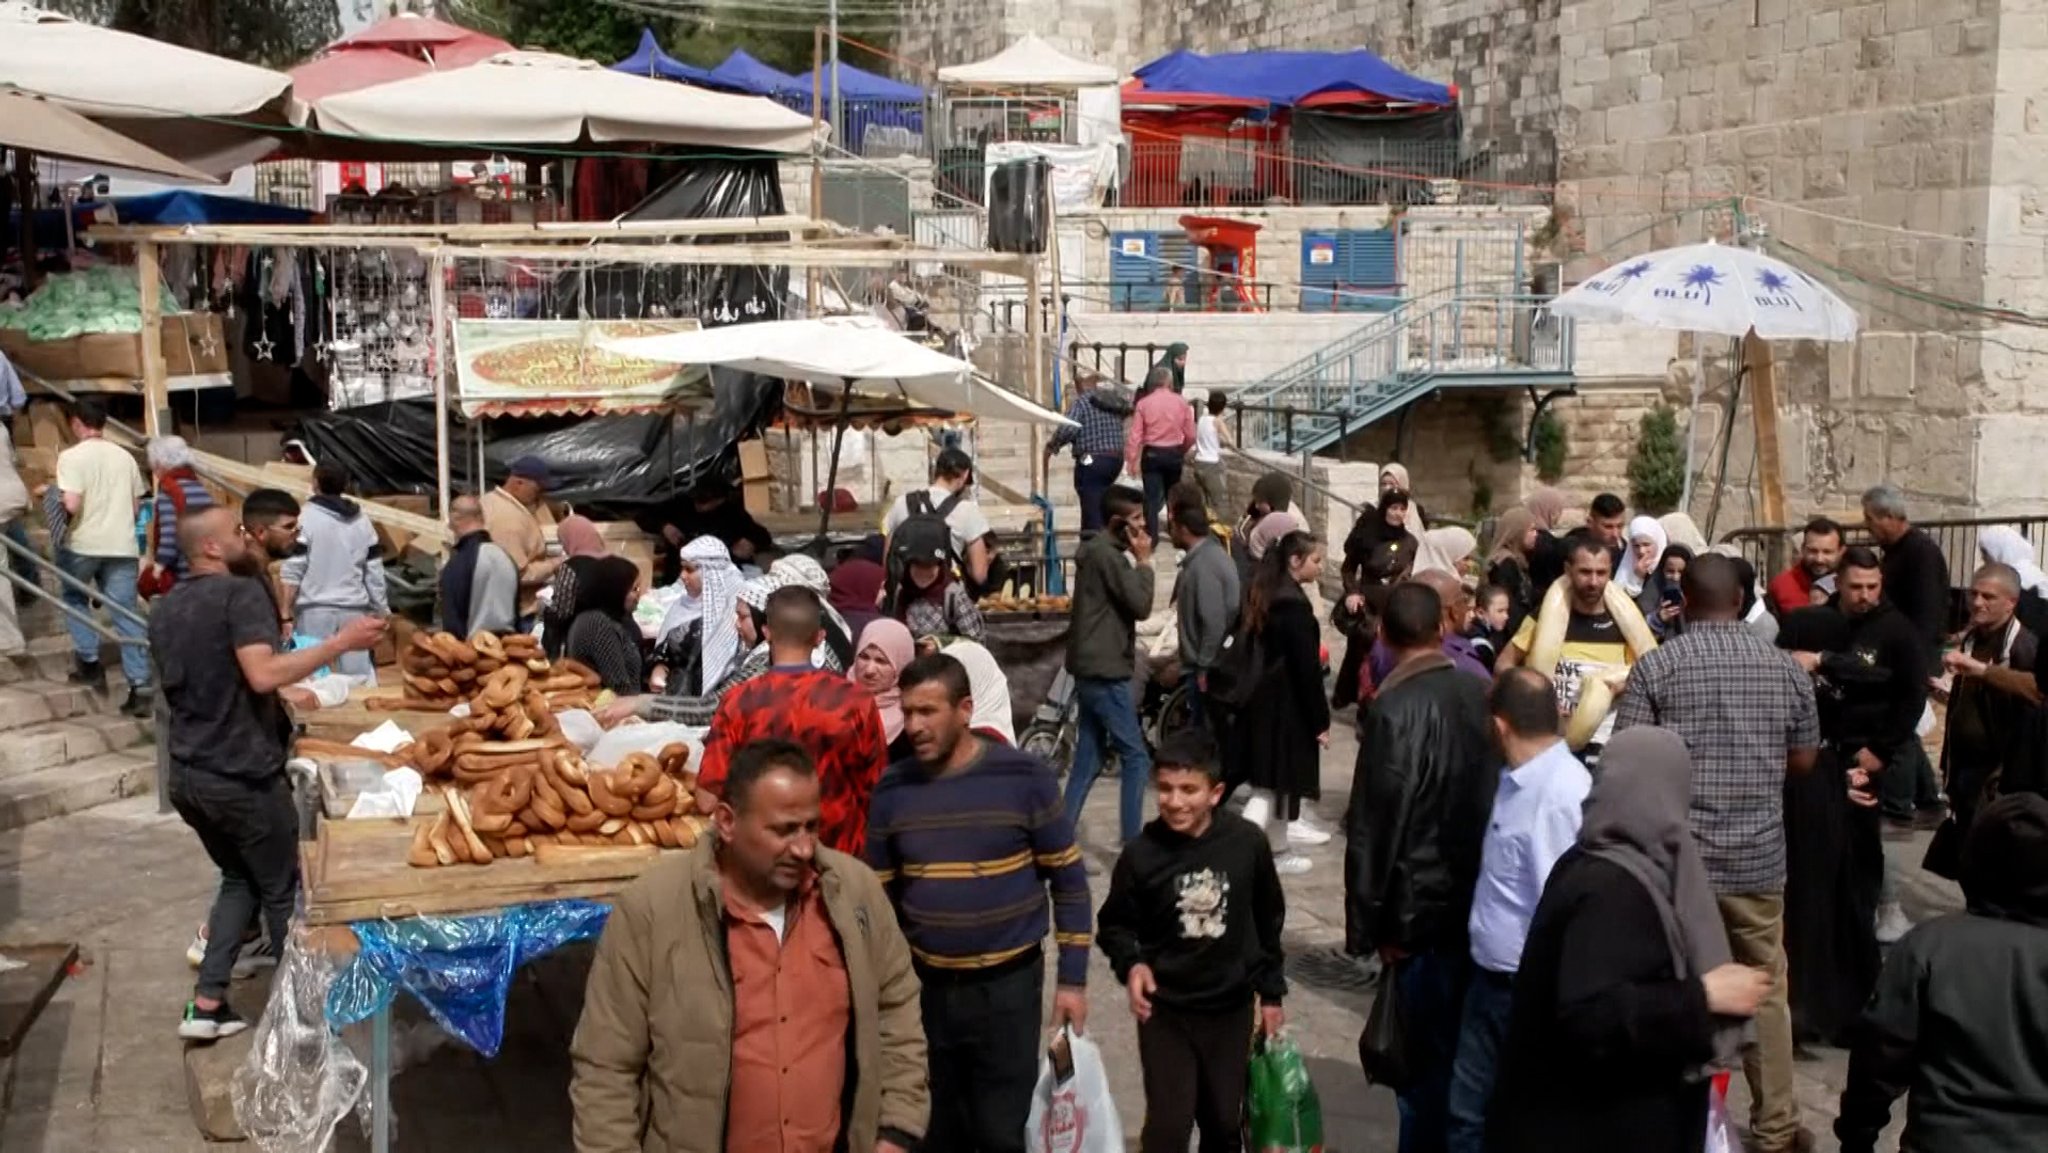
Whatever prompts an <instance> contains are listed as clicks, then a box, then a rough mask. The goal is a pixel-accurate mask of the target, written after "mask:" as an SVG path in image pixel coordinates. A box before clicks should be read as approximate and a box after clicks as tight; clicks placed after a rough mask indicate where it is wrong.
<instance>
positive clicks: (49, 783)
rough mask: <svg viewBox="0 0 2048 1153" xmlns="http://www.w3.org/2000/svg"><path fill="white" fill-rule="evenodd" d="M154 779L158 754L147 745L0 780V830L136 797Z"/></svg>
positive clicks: (151, 783)
mask: <svg viewBox="0 0 2048 1153" xmlns="http://www.w3.org/2000/svg"><path fill="white" fill-rule="evenodd" d="M155 779H156V754H155V753H154V751H152V750H151V749H150V748H148V747H146V746H145V747H143V748H140V749H122V750H119V751H116V752H106V753H101V754H100V755H98V756H95V757H89V758H87V759H85V760H82V761H77V762H74V763H72V764H68V765H57V766H54V767H52V768H46V769H43V770H41V771H39V772H33V773H28V774H26V775H24V776H18V777H8V778H4V779H0V832H5V831H7V830H9V829H18V828H21V827H22V826H24V825H29V824H34V823H35V822H37V821H44V820H48V819H50V818H51V817H61V816H65V815H68V814H70V813H77V812H82V811H84V810H86V809H90V808H95V807H97V806H100V805H107V804H112V803H113V802H115V801H118V800H121V799H123V798H125V797H133V796H139V795H141V794H143V793H146V792H149V791H150V789H151V787H152V786H153V784H154V782H155Z"/></svg>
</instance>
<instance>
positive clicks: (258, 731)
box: [149, 508, 385, 1041]
mask: <svg viewBox="0 0 2048 1153" xmlns="http://www.w3.org/2000/svg"><path fill="white" fill-rule="evenodd" d="M178 540H179V543H180V545H181V546H182V547H183V549H184V553H185V558H186V561H187V563H188V565H189V566H190V567H189V571H188V575H187V576H186V577H185V579H183V580H181V581H179V582H178V584H177V585H176V587H174V588H173V589H172V590H171V591H170V592H169V593H168V594H166V595H165V596H164V597H163V598H162V599H161V600H159V601H158V602H157V604H156V607H155V609H154V610H153V611H152V612H151V613H150V617H149V647H150V656H151V658H152V659H153V660H154V662H155V664H156V673H157V680H158V683H159V684H160V685H161V686H162V691H163V699H164V704H165V706H166V707H167V709H168V711H169V727H168V741H167V744H168V752H169V759H170V799H171V805H172V807H173V808H175V809H177V810H178V815H179V816H180V817H182V818H184V820H185V823H186V824H188V825H190V826H192V831H193V832H195V833H198V834H199V843H200V844H201V845H203V846H204V847H205V849H206V855H207V856H209V857H211V858H212V859H213V863H214V864H216V865H218V866H219V867H220V872H221V878H220V893H219V895H218V896H216V897H215V898H214V903H213V912H212V914H211V916H210V918H209V920H208V923H207V941H206V951H205V956H204V958H203V959H202V961H201V962H200V966H199V983H198V987H197V989H196V990H195V992H194V994H193V998H192V1000H191V1002H190V1003H189V1004H187V1005H186V1006H185V1017H184V1020H183V1021H182V1022H181V1023H180V1024H179V1026H178V1035H179V1036H181V1037H184V1038H186V1039H187V1040H193V1041H213V1040H217V1039H219V1038H221V1037H228V1036H232V1035H234V1034H236V1033H239V1032H241V1031H242V1030H243V1029H245V1028H247V1027H248V1025H247V1022H245V1021H243V1020H242V1018H241V1017H240V1016H238V1015H237V1014H236V1013H235V1011H234V1010H233V1009H232V1008H230V1007H229V1006H228V1003H227V990H228V980H229V977H230V975H231V973H232V971H233V968H234V963H235V954H236V952H237V951H238V950H239V949H240V948H241V943H242V934H243V930H244V929H246V928H247V927H248V925H249V923H250V922H251V920H253V919H254V916H255V914H256V912H257V910H258V909H259V908H260V909H261V911H262V913H263V918H264V922H265V925H266V926H267V928H268V929H269V931H270V939H271V940H272V941H273V942H277V943H280V944H281V943H282V942H283V941H284V939H285V934H286V932H287V931H288V928H289V925H290V922H291V915H292V905H293V902H294V901H295V900H296V899H297V896H298V888H299V857H298V841H299V818H298V810H297V808H296V807H295V806H294V805H293V804H292V791H291V784H290V782H289V780H288V779H287V778H286V776H285V767H284V762H285V757H286V755H287V753H288V751H289V747H290V742H291V720H290V717H289V715H288V714H287V713H286V711H285V707H284V704H283V702H282V701H281V700H280V699H279V697H278V690H279V689H281V688H283V687H284V686H286V685H289V684H291V683H293V682H294V681H299V680H303V679H305V678H306V677H308V676H311V675H312V673H313V671H314V670H315V669H318V668H321V667H322V666H325V665H330V664H333V663H334V661H335V660H336V658H338V657H340V656H342V655H343V654H346V653H356V652H366V651H368V650H370V649H372V648H374V647H376V644H377V642H378V640H380V639H381V638H382V637H383V635H384V628H385V625H384V621H383V620H382V618H379V617H374V616H360V617H356V618H354V619H353V620H350V621H348V622H346V623H344V624H343V625H342V626H341V627H340V628H339V629H337V630H336V631H335V633H334V635H332V636H330V637H328V638H327V639H326V640H323V641H321V642H320V643H319V644H317V645H315V646H313V647H312V648H308V649H301V650H299V651H297V652H290V653H285V652H279V651H278V629H277V608H276V602H274V601H273V600H272V599H271V595H270V592H269V590H268V589H267V588H266V587H265V586H264V583H263V581H264V570H263V562H264V560H265V554H263V553H262V552H261V550H259V549H257V548H255V547H253V546H252V544H251V542H250V540H249V536H248V530H247V529H246V528H244V526H243V524H242V522H241V521H240V520H239V519H238V518H237V517H236V515H235V514H234V513H233V512H231V511H230V510H228V509H225V508H210V509H206V510H205V511H203V512H198V513H193V514H191V515H189V516H187V517H186V518H185V519H184V520H183V522H181V523H180V524H179V526H178Z"/></svg>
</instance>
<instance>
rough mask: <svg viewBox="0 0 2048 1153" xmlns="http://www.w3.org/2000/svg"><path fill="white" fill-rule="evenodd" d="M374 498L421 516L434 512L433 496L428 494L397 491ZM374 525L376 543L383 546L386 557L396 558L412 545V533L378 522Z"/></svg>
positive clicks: (381, 502) (379, 502) (379, 501)
mask: <svg viewBox="0 0 2048 1153" xmlns="http://www.w3.org/2000/svg"><path fill="white" fill-rule="evenodd" d="M376 500H377V503H378V504H382V505H389V506H390V507H392V508H396V509H403V510H404V511H406V512H411V513H418V514H419V515H421V516H432V515H433V512H434V509H433V505H434V498H433V497H430V496H424V495H416V494H413V493H399V494H397V495H395V496H380V497H377V498H376ZM372 523H375V522H372ZM376 527H377V543H378V544H379V545H381V546H382V547H383V549H384V555H385V557H386V558H388V559H391V560H396V559H398V556H399V554H401V553H403V552H404V551H405V550H406V549H407V548H408V547H410V546H411V545H412V542H413V534H412V533H410V532H407V531H406V530H404V529H402V528H393V527H392V526H390V525H387V524H378V525H377V526H376Z"/></svg>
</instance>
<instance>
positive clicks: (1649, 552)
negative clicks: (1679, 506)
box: [1614, 516, 1671, 597]
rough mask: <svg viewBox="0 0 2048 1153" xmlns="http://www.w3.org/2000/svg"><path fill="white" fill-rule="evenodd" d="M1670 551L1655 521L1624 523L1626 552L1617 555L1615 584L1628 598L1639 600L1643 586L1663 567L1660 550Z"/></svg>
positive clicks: (1644, 519) (1648, 518) (1642, 518)
mask: <svg viewBox="0 0 2048 1153" xmlns="http://www.w3.org/2000/svg"><path fill="white" fill-rule="evenodd" d="M1670 547H1671V540H1670V538H1669V537H1667V536H1665V534H1664V526H1663V525H1661V524H1658V523H1657V518H1656V517H1653V516H1639V517H1637V518H1635V519H1634V520H1632V521H1630V522H1628V548H1627V549H1626V550H1624V551H1623V552H1622V554H1621V571H1620V572H1618V573H1615V574H1614V580H1615V583H1617V584H1619V585H1620V586H1621V587H1622V589H1623V590H1624V591H1625V592H1627V593H1628V595H1629V596H1630V597H1637V596H1641V595H1642V592H1643V585H1644V584H1645V583H1647V582H1648V581H1649V579H1650V578H1651V577H1653V576H1655V575H1656V574H1657V566H1658V565H1660V564H1662V563H1664V550H1665V549H1667V548H1670Z"/></svg>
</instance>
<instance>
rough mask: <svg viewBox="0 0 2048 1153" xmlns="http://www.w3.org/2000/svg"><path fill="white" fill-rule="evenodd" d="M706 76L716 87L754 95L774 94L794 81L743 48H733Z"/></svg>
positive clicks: (792, 77) (791, 77) (786, 74)
mask: <svg viewBox="0 0 2048 1153" xmlns="http://www.w3.org/2000/svg"><path fill="white" fill-rule="evenodd" d="M706 77H707V80H708V82H709V83H710V84H712V85H714V86H716V87H719V88H727V89H731V90H732V91H734V92H746V93H749V94H751V95H754V96H774V95H776V94H777V93H779V92H781V91H782V90H784V89H786V88H788V87H789V86H790V85H792V84H794V83H796V78H795V77H794V76H791V75H790V74H789V73H787V72H778V71H776V70H775V69H773V68H770V67H768V66H767V65H766V64H763V63H761V62H760V61H759V60H756V59H754V58H753V57H752V56H749V55H747V50H746V49H744V48H735V49H733V50H732V55H730V56H728V57H726V58H725V59H724V60H723V61H720V62H719V65H718V67H716V68H713V69H712V70H711V71H710V72H708V73H706ZM806 91H809V89H808V88H807V89H806Z"/></svg>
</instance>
